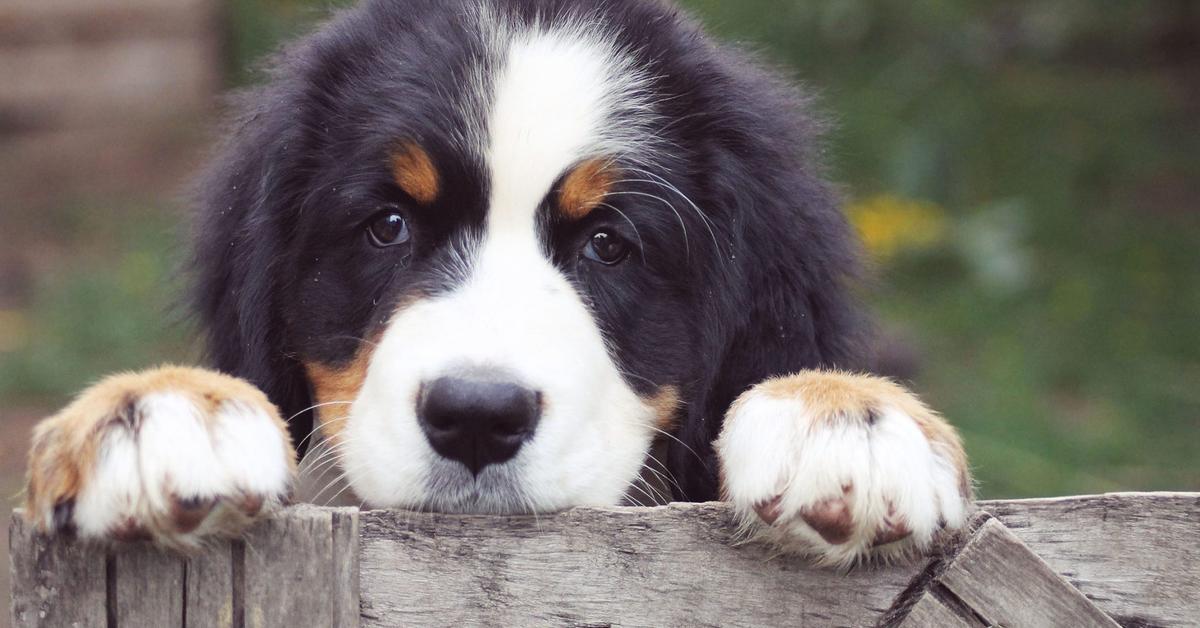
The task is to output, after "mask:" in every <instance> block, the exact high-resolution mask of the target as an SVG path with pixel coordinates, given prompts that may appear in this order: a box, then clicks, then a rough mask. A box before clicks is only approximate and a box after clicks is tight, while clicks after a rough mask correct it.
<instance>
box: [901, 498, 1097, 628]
mask: <svg viewBox="0 0 1200 628" xmlns="http://www.w3.org/2000/svg"><path fill="white" fill-rule="evenodd" d="M933 590H934V594H935V595H937V596H938V598H939V599H940V600H942V601H945V600H946V599H953V600H955V601H961V602H962V603H963V605H964V606H965V607H966V608H968V609H969V611H970V612H969V613H963V612H960V613H959V616H961V617H964V619H965V618H967V617H969V616H971V615H973V616H975V617H978V618H979V619H980V620H981V623H982V624H983V625H986V626H1029V627H1030V628H1056V627H1058V626H1077V627H1079V628H1088V627H1096V628H1116V626H1117V624H1116V623H1115V622H1113V620H1112V619H1110V618H1109V617H1108V616H1107V615H1105V614H1104V613H1103V612H1102V611H1101V610H1100V609H1099V608H1097V607H1096V606H1095V605H1093V604H1092V603H1091V602H1090V601H1089V600H1088V599H1087V598H1086V597H1084V596H1083V594H1081V593H1080V592H1079V591H1078V590H1076V589H1075V588H1074V587H1072V586H1071V584H1070V583H1069V582H1067V581H1066V580H1065V579H1063V578H1062V577H1060V576H1059V575H1058V574H1056V573H1054V571H1053V570H1052V569H1050V567H1049V566H1048V565H1046V563H1045V562H1043V561H1042V559H1040V558H1038V556H1037V554H1034V553H1033V552H1031V551H1029V549H1028V548H1027V547H1026V546H1025V544H1023V543H1021V541H1020V540H1018V539H1017V538H1016V537H1015V536H1013V534H1012V533H1011V532H1009V531H1008V529H1007V528H1005V527H1004V524H1002V523H1000V522H999V521H997V520H995V519H991V518H989V519H987V520H986V521H985V522H984V523H983V524H982V526H980V528H979V530H978V531H977V532H976V533H975V535H974V536H972V537H971V539H970V540H969V541H968V542H967V544H966V545H965V546H964V547H963V548H962V550H960V551H959V553H958V555H957V556H955V557H954V560H953V561H952V562H951V563H950V564H949V565H948V566H947V567H946V569H945V570H944V571H943V572H942V573H941V575H940V576H939V577H938V579H937V581H936V583H935V584H934V586H933ZM905 625H908V624H905Z"/></svg>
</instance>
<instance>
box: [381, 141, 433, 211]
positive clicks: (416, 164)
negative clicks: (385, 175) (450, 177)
mask: <svg viewBox="0 0 1200 628" xmlns="http://www.w3.org/2000/svg"><path fill="white" fill-rule="evenodd" d="M391 163H392V178H393V179H395V181H396V185H398V186H400V189H401V190H404V192H405V194H408V195H409V196H411V197H413V200H415V201H417V202H418V203H421V204H422V205H428V204H430V203H432V202H434V201H436V200H437V197H438V194H439V193H440V186H441V182H440V180H439V178H438V171H437V168H435V167H434V166H433V159H431V158H430V157H429V153H427V152H425V149H423V148H421V147H420V146H417V145H416V144H414V143H412V142H405V143H404V144H401V145H400V147H399V148H398V149H397V150H396V151H395V152H393V153H392V155H391Z"/></svg>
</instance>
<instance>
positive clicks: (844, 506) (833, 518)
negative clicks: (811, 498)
mask: <svg viewBox="0 0 1200 628" xmlns="http://www.w3.org/2000/svg"><path fill="white" fill-rule="evenodd" d="M800 518H801V519H804V522H805V523H807V524H808V525H809V527H811V528H812V529H813V530H816V531H817V534H820V535H821V538H823V539H825V542H826V543H829V544H831V545H841V544H843V543H845V542H846V541H849V540H850V536H851V535H852V534H854V516H853V515H852V514H851V513H850V504H848V503H847V502H846V499H845V498H844V497H829V498H826V499H823V500H821V501H819V502H817V503H815V504H813V505H811V506H805V507H804V508H801V509H800Z"/></svg>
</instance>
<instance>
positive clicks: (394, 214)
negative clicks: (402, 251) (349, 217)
mask: <svg viewBox="0 0 1200 628" xmlns="http://www.w3.org/2000/svg"><path fill="white" fill-rule="evenodd" d="M367 237H368V238H370V240H371V244H373V245H375V246H377V247H380V248H384V247H389V246H396V245H398V244H404V243H405V242H408V241H409V239H410V238H411V237H412V234H411V233H409V230H408V221H407V220H405V219H404V216H403V215H402V214H400V212H398V211H396V210H395V209H385V210H383V211H381V212H379V214H378V215H376V216H375V217H374V218H372V219H371V221H370V222H369V223H367Z"/></svg>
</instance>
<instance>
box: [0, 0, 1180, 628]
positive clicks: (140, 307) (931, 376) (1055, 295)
mask: <svg viewBox="0 0 1200 628" xmlns="http://www.w3.org/2000/svg"><path fill="white" fill-rule="evenodd" d="M396 1H402V0H396ZM337 4H338V3H336V2H332V3H331V2H329V1H327V0H307V1H305V0H246V1H241V0H237V1H234V0H225V1H222V0H4V2H3V3H0V456H2V457H0V491H3V495H5V496H8V495H14V494H15V493H16V492H17V491H18V490H19V485H20V474H21V467H22V464H23V461H24V454H25V448H26V447H27V443H28V434H29V428H30V426H31V425H32V423H33V422H34V421H35V420H36V419H38V418H40V417H41V416H43V415H45V414H47V413H48V412H51V411H53V409H54V408H57V407H58V406H60V405H62V404H63V403H65V402H66V401H67V400H68V399H69V398H70V396H71V395H72V394H73V393H75V392H77V391H78V390H80V388H81V387H83V386H85V385H87V384H88V383H89V382H91V381H93V380H95V379H96V378H97V377H99V376H101V375H103V374H105V373H109V372H112V371H115V370H118V369H126V368H138V367H145V366H148V365H152V364H155V363H156V362H159V361H164V360H173V361H183V362H187V361H192V360H195V359H196V355H197V350H196V346H195V344H194V342H193V340H192V337H191V334H190V330H189V328H188V324H187V321H186V318H184V317H182V316H180V315H179V314H178V312H177V311H176V310H174V309H172V304H173V303H174V302H175V301H176V299H177V297H178V290H179V287H180V286H179V281H178V280H177V278H176V277H174V276H173V268H174V267H175V265H176V262H177V261H178V260H179V259H180V256H181V255H182V253H183V251H184V250H185V247H184V239H183V238H182V237H181V235H182V233H183V229H182V215H183V214H182V209H183V203H182V202H181V201H180V198H181V195H180V194H179V192H180V191H181V190H183V189H184V183H185V182H186V181H187V175H188V173H189V172H192V171H194V169H195V167H196V164H197V163H199V162H200V160H201V159H202V155H203V154H204V150H205V148H206V146H208V145H209V143H210V142H211V140H212V137H213V134H212V131H211V129H212V127H213V124H214V120H215V119H216V116H217V115H218V114H219V111H220V105H219V102H220V101H219V94H221V93H222V92H224V91H226V90H228V89H231V88H236V87H239V86H244V85H246V84H249V83H252V82H253V81H255V80H256V78H257V77H259V76H260V75H259V74H258V73H257V72H256V71H255V68H256V67H258V65H260V64H261V63H262V60H263V58H264V55H267V54H269V52H270V51H271V50H273V49H275V47H276V46H277V45H278V43H279V42H280V41H281V40H283V39H286V38H287V37H289V36H291V35H293V34H296V33H299V32H303V31H304V30H305V29H307V28H310V27H311V25H312V24H313V23H314V22H316V21H319V20H321V19H322V18H323V17H325V16H326V15H328V13H329V11H330V10H331V9H332V8H334V7H335V6H337ZM683 4H685V5H686V6H688V7H689V8H690V9H692V10H693V11H694V12H695V13H696V14H697V15H698V16H699V17H700V18H701V19H703V21H704V22H705V23H707V24H708V26H709V27H710V29H711V30H712V31H713V32H714V33H716V34H717V35H719V36H721V37H723V38H726V39H730V40H734V41H738V42H742V43H743V44H744V45H746V46H748V47H751V48H754V49H756V50H758V51H760V52H761V54H762V56H763V57H764V58H765V59H766V60H768V61H769V62H771V63H773V64H775V65H777V66H778V67H779V68H780V69H781V70H782V71H784V72H786V73H787V74H789V75H790V76H793V77H794V78H795V79H796V80H798V81H800V82H802V83H804V84H806V85H807V86H808V87H809V89H810V90H811V91H813V92H815V93H816V94H818V95H819V106H820V107H821V109H822V110H823V111H824V112H825V113H826V114H827V116H828V117H829V118H830V119H831V120H832V121H833V122H834V123H835V124H834V130H833V131H832V133H831V134H830V137H829V145H828V158H829V161H830V166H831V172H832V174H833V176H834V177H835V178H836V180H837V181H839V182H840V183H841V184H842V185H843V186H844V193H845V197H846V207H847V211H848V213H849V215H850V216H851V218H852V219H853V221H854V223H855V225H856V226H857V227H858V229H859V231H860V233H861V234H862V236H863V238H864V241H865V244H866V248H867V250H868V252H869V254H870V256H871V258H872V261H873V275H874V280H873V281H872V285H871V286H870V287H869V288H867V289H865V291H864V294H865V298H866V299H867V300H868V301H869V302H870V303H871V304H872V306H873V307H874V308H875V310H876V311H877V312H878V314H879V318H880V321H881V328H882V330H883V332H884V337H885V344H886V353H887V355H888V360H889V363H890V364H891V366H892V368H894V369H896V370H898V371H900V372H901V373H902V374H903V375H904V378H905V379H906V380H908V381H909V383H910V384H911V385H912V387H913V388H915V389H916V390H917V391H919V392H920V393H921V394H922V395H923V396H924V397H925V398H926V399H927V400H928V401H929V402H930V403H931V404H932V405H933V406H935V407H937V408H939V409H940V410H942V411H943V412H944V413H945V414H946V415H947V416H948V417H950V419H951V420H952V421H953V423H954V424H956V425H957V426H958V427H959V428H960V429H961V430H962V433H963V435H964V437H965V439H966V445H967V449H968V452H969V454H970V457H971V460H972V462H973V464H974V466H975V469H976V473H977V477H978V479H979V482H980V492H981V494H982V495H983V496H986V497H1019V496H1031V495H1051V494H1067V493H1089V492H1100V491H1114V490H1133V489H1137V490H1150V489H1190V490H1197V489H1200V200H1198V199H1200V3H1197V2H1195V1H1194V0H1128V1H1118V0H1110V1H1101V0H1004V1H1000V0H994V1H983V0H956V1H950V0H738V1H737V2H732V1H729V0H684V2H683ZM8 503H9V502H8V501H6V502H5V504H6V505H7V504H8ZM4 565H5V568H4V569H2V570H0V571H2V572H3V574H0V579H2V578H4V577H6V576H7V568H6V565H7V561H4ZM6 620H7V613H5V617H4V618H3V619H0V624H3V622H4V621H6Z"/></svg>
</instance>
